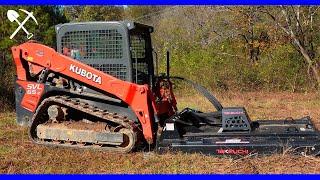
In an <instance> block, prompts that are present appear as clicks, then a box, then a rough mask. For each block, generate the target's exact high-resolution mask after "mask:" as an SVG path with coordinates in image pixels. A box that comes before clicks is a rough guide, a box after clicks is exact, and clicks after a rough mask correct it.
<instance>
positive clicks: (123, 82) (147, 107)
mask: <svg viewBox="0 0 320 180" xmlns="http://www.w3.org/2000/svg"><path fill="white" fill-rule="evenodd" d="M56 32H57V49H56V50H55V49H52V48H50V47H47V46H45V45H42V44H40V43H37V42H34V41H30V42H26V43H23V44H21V45H18V46H14V47H12V53H13V59H14V62H15V65H16V70H17V79H16V89H15V95H16V113H17V122H18V124H20V125H25V126H28V127H29V129H30V137H31V139H32V140H33V141H34V142H35V143H37V144H43V145H49V146H62V147H74V148H94V149H101V150H109V151H119V152H131V151H134V150H138V151H142V150H143V149H148V148H145V147H148V146H149V147H151V148H153V149H154V150H156V151H157V152H166V151H183V152H200V153H204V154H212V155H248V154H252V153H259V154H270V153H277V152H282V151H283V150H284V149H286V148H291V149H292V150H293V152H295V153H303V154H312V155H318V154H319V151H320V137H319V135H320V134H319V132H318V130H317V129H316V128H315V127H314V125H313V123H312V122H311V119H310V117H303V118H300V119H284V120H254V121H251V120H250V118H249V116H248V114H247V112H246V110H245V108H244V107H227V108H226V107H223V106H222V105H221V104H220V102H219V101H218V100H217V99H216V98H215V97H214V96H213V95H212V94H210V93H209V92H208V91H207V90H206V89H205V88H203V87H202V86H200V85H198V84H196V83H194V82H192V81H190V80H187V79H184V78H180V77H170V76H169V58H168V57H169V55H168V54H167V73H166V74H165V75H158V74H157V73H155V72H157V61H156V60H154V58H153V57H154V52H153V49H152V45H151V33H152V32H153V27H151V26H147V25H143V24H139V23H135V22H130V21H122V22H84V23H67V24H61V25H57V26H56ZM213 76H214V74H213ZM172 79H178V80H184V81H186V82H187V83H189V84H190V85H191V86H192V87H193V88H195V89H196V90H197V91H199V92H200V93H202V94H203V95H204V96H205V97H206V98H207V99H208V100H209V101H210V102H211V103H212V105H213V106H214V107H215V109H216V111H215V112H210V113H204V112H201V111H198V110H195V109H190V108H185V109H183V110H181V111H178V109H177V106H176V104H177V103H176V99H175V96H174V94H173V91H172V83H171V81H170V80H172Z"/></svg>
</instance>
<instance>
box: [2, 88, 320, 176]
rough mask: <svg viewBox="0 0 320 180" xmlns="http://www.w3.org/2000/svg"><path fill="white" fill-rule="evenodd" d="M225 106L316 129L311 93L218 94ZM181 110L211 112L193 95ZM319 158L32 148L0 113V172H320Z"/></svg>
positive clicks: (318, 104)
mask: <svg viewBox="0 0 320 180" xmlns="http://www.w3.org/2000/svg"><path fill="white" fill-rule="evenodd" d="M218 97H219V99H220V100H221V102H222V103H223V105H224V106H239V105H243V106H246V107H247V110H248V113H249V115H250V116H251V117H252V119H255V118H261V119H266V118H272V119H280V118H286V117H287V116H292V117H294V118H298V117H301V116H307V115H310V116H311V117H312V118H313V121H314V122H315V123H316V124H317V126H318V127H319V122H320V121H319V119H320V111H319V109H320V97H319V96H318V95H317V94H316V93H306V94H297V93H267V92H259V93H257V92H255V93H244V94H240V93H230V92H228V93H220V94H219V95H218ZM178 101H179V103H180V105H179V106H180V107H185V106H187V104H190V106H191V107H199V108H200V109H202V110H207V109H209V108H211V106H210V104H209V103H207V102H206V101H205V100H204V99H202V98H201V97H200V96H198V95H194V96H189V97H186V96H185V97H180V98H178ZM319 172H320V158H314V157H305V156H293V155H290V154H287V153H284V154H275V155H271V156H259V157H256V156H252V157H243V158H237V159H232V158H230V157H213V156H205V155H201V154H184V153H177V154H173V153H167V154H163V155H159V154H156V153H153V152H150V153H146V152H135V153H130V154H117V153H110V152H101V151H92V150H76V149H65V148H49V147H44V146H39V145H35V144H33V143H32V142H31V141H30V140H29V138H28V132H27V129H26V128H23V127H20V126H18V125H16V124H15V115H14V113H11V112H9V113H2V114H0V173H130V174H131V173H174V174H176V173H179V174H180V173H254V174H265V173H319Z"/></svg>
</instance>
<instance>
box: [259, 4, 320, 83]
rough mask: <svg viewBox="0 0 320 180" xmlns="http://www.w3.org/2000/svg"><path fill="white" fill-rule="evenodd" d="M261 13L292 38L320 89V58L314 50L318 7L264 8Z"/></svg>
mask: <svg viewBox="0 0 320 180" xmlns="http://www.w3.org/2000/svg"><path fill="white" fill-rule="evenodd" d="M261 11H262V12H264V13H266V14H267V15H268V16H269V17H270V18H271V20H272V21H273V22H274V23H275V24H276V25H277V26H278V27H280V28H281V29H282V30H283V32H284V33H285V34H286V35H287V36H288V37H290V39H291V43H292V45H293V46H294V47H295V49H296V50H297V51H298V52H299V53H301V55H302V56H303V59H304V61H305V63H306V64H307V65H308V73H310V72H312V74H313V76H314V78H315V80H316V81H317V85H318V88H319V87H320V74H319V73H320V72H319V71H320V68H319V57H318V56H317V55H316V51H315V49H314V46H315V41H314V38H313V37H314V36H315V33H317V31H316V30H315V28H318V26H315V23H314V22H315V21H314V20H315V18H316V13H317V12H318V7H313V6H308V7H301V6H280V7H277V8H274V7H263V8H261Z"/></svg>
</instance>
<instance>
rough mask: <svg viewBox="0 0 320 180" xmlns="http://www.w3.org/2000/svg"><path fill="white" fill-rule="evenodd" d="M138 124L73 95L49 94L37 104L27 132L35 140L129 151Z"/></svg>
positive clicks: (48, 143) (42, 142) (135, 140)
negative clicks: (71, 96)
mask: <svg viewBox="0 0 320 180" xmlns="http://www.w3.org/2000/svg"><path fill="white" fill-rule="evenodd" d="M137 128H138V127H137V126H136V124H135V123H134V122H133V121H132V120H129V119H128V118H127V117H123V116H121V115H118V114H116V113H111V112H108V111H106V110H101V109H98V108H96V107H93V106H91V105H89V104H88V103H85V102H81V101H80V100H78V99H75V98H70V97H67V96H52V97H49V98H47V99H45V100H43V101H42V103H41V104H40V105H39V108H38V110H37V111H36V113H35V115H34V116H33V120H32V124H31V128H30V135H31V138H32V140H33V141H34V142H36V143H37V144H44V145H55V146H64V147H77V148H95V149H102V150H110V151H118V152H130V151H132V149H133V148H134V147H135V145H136V143H137V136H138V130H137Z"/></svg>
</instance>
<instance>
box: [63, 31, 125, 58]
mask: <svg viewBox="0 0 320 180" xmlns="http://www.w3.org/2000/svg"><path fill="white" fill-rule="evenodd" d="M122 46H123V37H122V35H121V34H120V33H119V32H118V31H117V29H107V30H88V31H70V32H66V33H65V34H64V35H63V36H62V38H61V52H62V53H63V54H64V55H67V56H70V57H73V58H75V59H79V60H84V59H120V58H122V57H123V47H122Z"/></svg>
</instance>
